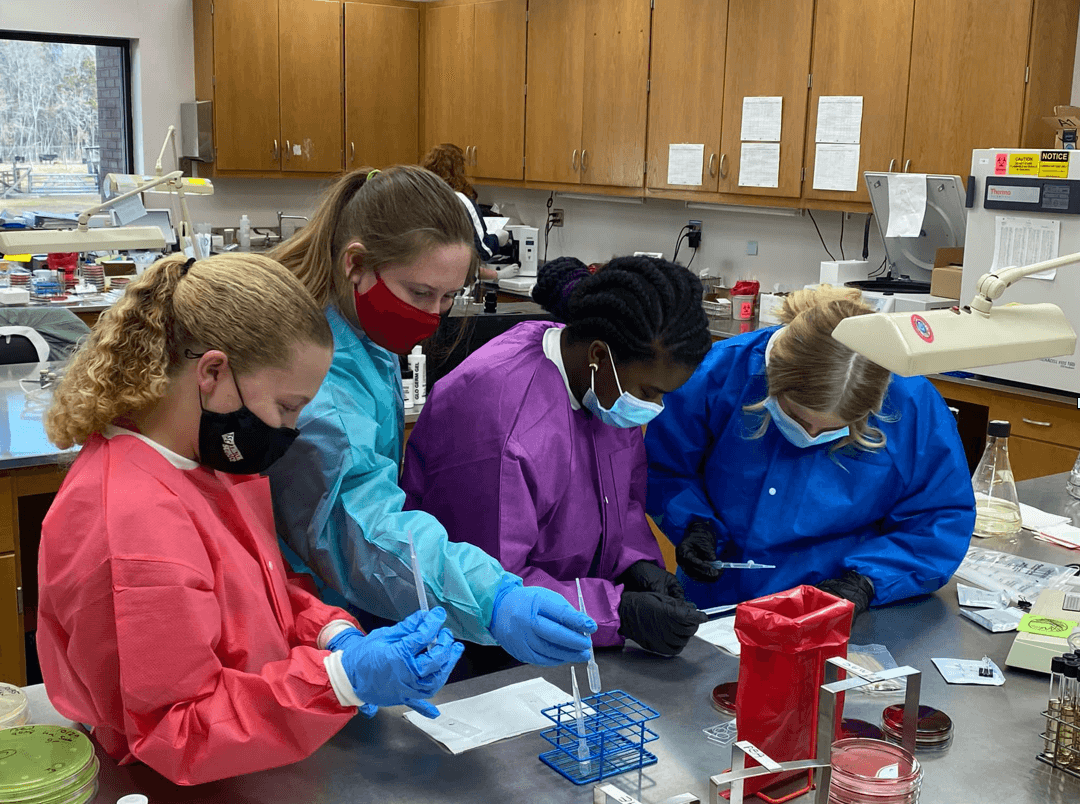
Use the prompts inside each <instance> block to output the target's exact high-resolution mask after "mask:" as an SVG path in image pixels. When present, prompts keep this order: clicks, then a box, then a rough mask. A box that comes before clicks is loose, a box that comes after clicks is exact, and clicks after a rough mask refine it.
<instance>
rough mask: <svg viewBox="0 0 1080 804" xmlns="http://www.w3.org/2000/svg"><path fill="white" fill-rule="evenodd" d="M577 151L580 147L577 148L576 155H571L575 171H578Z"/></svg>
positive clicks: (571, 162)
mask: <svg viewBox="0 0 1080 804" xmlns="http://www.w3.org/2000/svg"><path fill="white" fill-rule="evenodd" d="M577 151H578V149H577V148H575V149H574V155H573V156H571V157H570V164H571V165H572V166H573V168H574V172H575V173H577Z"/></svg>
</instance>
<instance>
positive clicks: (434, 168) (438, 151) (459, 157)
mask: <svg viewBox="0 0 1080 804" xmlns="http://www.w3.org/2000/svg"><path fill="white" fill-rule="evenodd" d="M420 167H422V168H426V169H427V170H430V171H431V172H432V173H434V174H435V175H436V176H438V177H439V178H440V179H442V180H443V181H445V182H446V183H447V184H449V185H450V189H451V190H453V191H454V192H455V193H463V194H464V195H466V196H468V197H469V198H471V199H472V200H473V201H475V200H476V190H475V189H474V188H473V186H472V185H471V184H469V179H468V177H467V176H466V175H465V154H464V152H463V151H462V150H461V148H459V147H458V146H457V145H454V144H453V143H452V142H444V143H443V144H442V145H436V146H435V147H434V148H432V149H431V150H430V151H428V152H427V154H426V155H425V156H424V158H423V159H421V160H420Z"/></svg>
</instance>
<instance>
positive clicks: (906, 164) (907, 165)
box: [904, 159, 911, 173]
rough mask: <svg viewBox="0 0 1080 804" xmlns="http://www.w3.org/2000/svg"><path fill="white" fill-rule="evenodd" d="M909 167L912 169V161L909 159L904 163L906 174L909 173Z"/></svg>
mask: <svg viewBox="0 0 1080 804" xmlns="http://www.w3.org/2000/svg"><path fill="white" fill-rule="evenodd" d="M909 167H911V160H910V159H908V160H907V161H905V162H904V172H905V173H907V169H908V168H909Z"/></svg>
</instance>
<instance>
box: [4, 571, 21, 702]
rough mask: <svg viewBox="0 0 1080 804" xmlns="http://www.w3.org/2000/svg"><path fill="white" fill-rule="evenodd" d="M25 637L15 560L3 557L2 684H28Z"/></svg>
mask: <svg viewBox="0 0 1080 804" xmlns="http://www.w3.org/2000/svg"><path fill="white" fill-rule="evenodd" d="M24 651H25V636H24V634H23V630H22V627H21V624H20V622H19V603H18V590H17V587H16V582H15V556H14V555H11V554H10V553H9V554H8V555H2V556H0V681H5V682H7V683H8V684H16V685H18V686H22V685H23V684H25V683H26V663H25V659H24V657H23V653H24Z"/></svg>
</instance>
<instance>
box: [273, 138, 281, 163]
mask: <svg viewBox="0 0 1080 804" xmlns="http://www.w3.org/2000/svg"><path fill="white" fill-rule="evenodd" d="M280 158H281V151H279V150H278V144H277V140H274V159H280Z"/></svg>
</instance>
